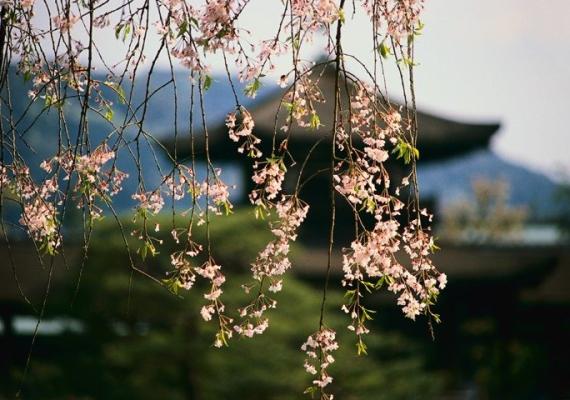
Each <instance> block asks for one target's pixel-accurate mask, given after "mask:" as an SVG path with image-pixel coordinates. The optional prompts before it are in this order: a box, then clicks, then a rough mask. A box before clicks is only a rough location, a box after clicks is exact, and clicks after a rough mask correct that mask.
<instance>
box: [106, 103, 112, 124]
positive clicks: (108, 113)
mask: <svg viewBox="0 0 570 400" xmlns="http://www.w3.org/2000/svg"><path fill="white" fill-rule="evenodd" d="M113 115H114V112H113V109H112V108H111V107H110V106H107V107H106V111H105V119H106V120H107V121H109V122H111V121H112V120H113Z"/></svg>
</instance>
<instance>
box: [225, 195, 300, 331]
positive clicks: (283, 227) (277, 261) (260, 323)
mask: <svg viewBox="0 0 570 400" xmlns="http://www.w3.org/2000/svg"><path fill="white" fill-rule="evenodd" d="M275 208H276V213H277V221H276V222H275V223H272V224H271V232H272V233H273V235H274V236H275V239H274V240H272V241H271V242H269V243H268V244H267V245H266V246H265V248H264V249H263V250H262V251H261V252H260V253H259V254H258V255H257V258H256V260H255V261H254V262H253V263H252V264H251V271H252V274H253V279H254V280H255V281H257V282H258V283H259V288H260V290H259V292H258V295H257V296H256V298H255V299H254V300H253V301H252V302H251V303H250V304H249V305H247V306H246V307H243V308H241V309H240V310H239V312H240V317H241V319H242V322H241V323H240V324H238V325H235V326H234V329H235V331H236V332H237V333H239V334H241V335H244V336H246V337H252V336H253V335H254V334H261V333H263V332H264V331H265V329H266V328H267V327H268V325H269V321H268V319H267V318H265V316H264V313H265V311H266V310H268V309H270V308H275V307H276V305H277V302H276V301H275V300H274V299H272V298H270V297H269V296H268V295H266V294H265V293H264V291H263V290H262V289H264V287H267V290H268V291H269V292H273V293H276V292H279V291H281V290H282V288H283V279H282V277H283V275H284V274H285V272H286V271H287V270H288V269H289V268H291V261H290V260H289V257H288V256H289V251H290V244H291V242H293V241H295V240H296V238H297V229H298V228H299V226H300V225H301V224H302V223H303V221H304V219H305V218H306V216H307V212H308V211H309V206H308V205H307V204H306V203H303V202H302V201H301V200H299V199H297V198H296V197H292V196H289V197H284V198H283V199H281V201H280V202H278V203H277V204H276V205H275ZM264 285H265V286H264ZM245 289H246V291H249V290H250V286H245Z"/></svg>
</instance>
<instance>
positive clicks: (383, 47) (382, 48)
mask: <svg viewBox="0 0 570 400" xmlns="http://www.w3.org/2000/svg"><path fill="white" fill-rule="evenodd" d="M377 50H378V52H379V53H380V55H381V56H382V58H388V57H389V56H390V55H391V54H392V53H390V48H389V47H388V45H387V44H386V43H385V42H382V43H380V44H379V45H378V49H377Z"/></svg>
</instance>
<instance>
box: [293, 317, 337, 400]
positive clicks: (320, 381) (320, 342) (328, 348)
mask: <svg viewBox="0 0 570 400" xmlns="http://www.w3.org/2000/svg"><path fill="white" fill-rule="evenodd" d="M337 349H338V343H337V341H336V332H335V331H334V330H332V329H329V328H324V327H323V328H321V329H320V330H319V331H317V332H315V333H314V334H312V335H311V336H309V337H308V338H307V341H306V342H305V343H303V345H302V346H301V350H303V351H304V352H305V355H306V358H305V363H304V367H305V370H306V371H307V372H308V373H309V374H311V375H314V376H315V379H313V382H312V386H311V387H309V388H308V389H307V390H306V391H305V393H310V394H311V395H312V394H314V393H315V392H317V391H318V392H320V395H321V397H320V398H321V399H323V400H332V399H333V397H334V396H333V395H332V394H328V393H326V392H325V387H326V386H328V385H329V384H331V383H332V381H333V378H332V376H330V375H329V373H328V371H327V368H328V367H329V366H330V365H331V364H332V363H333V362H334V361H335V360H334V357H333V356H332V352H334V351H335V350H337Z"/></svg>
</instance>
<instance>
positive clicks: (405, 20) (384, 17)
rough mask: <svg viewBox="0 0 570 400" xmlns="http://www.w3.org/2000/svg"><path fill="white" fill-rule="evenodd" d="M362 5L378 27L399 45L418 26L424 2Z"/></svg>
mask: <svg viewBox="0 0 570 400" xmlns="http://www.w3.org/2000/svg"><path fill="white" fill-rule="evenodd" d="M362 5H363V7H364V9H365V10H366V11H367V12H368V14H369V15H370V17H371V18H372V19H373V20H374V21H376V23H377V24H378V25H379V27H380V28H383V29H384V31H385V33H386V34H387V35H388V36H389V37H391V38H392V39H393V40H394V41H395V42H396V43H398V44H400V43H402V42H403V40H404V39H407V38H408V36H410V35H412V34H413V33H414V30H415V29H416V27H417V25H418V24H419V18H420V15H421V12H422V10H423V8H424V0H364V1H363V2H362Z"/></svg>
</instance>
